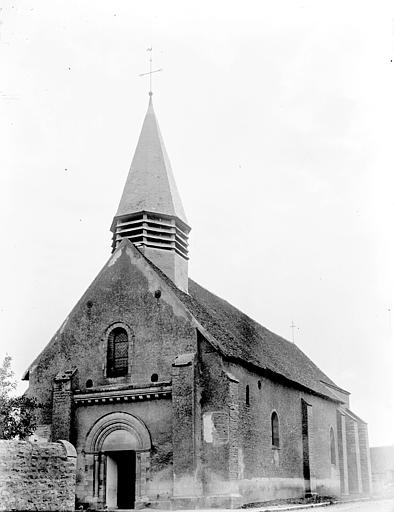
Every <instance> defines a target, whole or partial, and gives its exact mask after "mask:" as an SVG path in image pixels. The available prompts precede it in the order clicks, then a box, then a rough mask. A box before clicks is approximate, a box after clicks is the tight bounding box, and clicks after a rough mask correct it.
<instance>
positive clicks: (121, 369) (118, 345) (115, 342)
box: [107, 327, 129, 377]
mask: <svg viewBox="0 0 394 512" xmlns="http://www.w3.org/2000/svg"><path fill="white" fill-rule="evenodd" d="M128 362H129V339H128V336H127V332H126V330H125V329H123V328H122V327H115V329H112V331H111V332H110V333H109V336H108V348H107V377H121V376H122V375H127V371H128Z"/></svg>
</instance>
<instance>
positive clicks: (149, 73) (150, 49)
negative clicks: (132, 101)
mask: <svg viewBox="0 0 394 512" xmlns="http://www.w3.org/2000/svg"><path fill="white" fill-rule="evenodd" d="M146 51H147V52H149V71H148V72H147V73H141V74H140V75H138V76H147V75H149V96H152V94H153V92H152V75H153V73H158V72H159V71H163V70H162V69H161V68H160V69H154V70H152V47H150V48H147V49H146Z"/></svg>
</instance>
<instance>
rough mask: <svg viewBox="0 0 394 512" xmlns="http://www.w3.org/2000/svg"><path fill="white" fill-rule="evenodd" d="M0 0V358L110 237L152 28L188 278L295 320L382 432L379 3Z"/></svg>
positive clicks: (18, 344)
mask: <svg viewBox="0 0 394 512" xmlns="http://www.w3.org/2000/svg"><path fill="white" fill-rule="evenodd" d="M0 5H1V26H0V67H1V68H0V75H1V77H0V141H1V142H0V148H1V149H0V165H1V173H0V214H1V226H0V230H1V231H0V240H1V255H2V257H1V258H2V260H1V263H2V264H1V268H0V283H1V284H0V340H1V341H0V343H1V346H0V358H2V357H3V356H4V355H5V353H6V352H8V353H9V354H10V355H11V356H12V357H13V364H14V370H15V373H16V375H17V376H18V377H20V376H21V374H22V373H23V371H24V370H25V369H26V368H27V367H28V365H29V363H30V362H31V361H32V360H33V359H34V358H35V357H36V356H37V354H38V353H39V352H40V350H41V349H42V348H43V347H44V346H45V345H46V343H47V342H48V341H49V339H50V338H51V336H52V335H53V334H54V332H55V331H56V329H57V328H58V327H59V325H60V324H61V323H62V322H63V320H64V318H65V317H66V316H67V314H68V313H69V311H70V310H71V308H72V307H73V306H74V304H75V302H76V301H77V300H78V299H79V297H80V296H81V294H82V293H83V292H84V290H85V289H86V288H87V286H88V285H89V284H90V283H91V281H92V280H93V278H94V277H95V276H96V274H97V273H98V272H99V270H100V268H101V267H102V266H103V265H104V263H105V261H106V259H107V258H108V257H109V255H110V232H109V227H110V224H111V220H112V217H113V215H114V214H115V211H116V208H117V205H118V201H119V199H120V195H121V192H122V188H123V185H124V182H125V179H126V175H127V172H128V169H129V166H130V163H131V159H132V155H133V152H134V148H135V145H136V142H137V138H138V135H139V131H140V129H141V125H142V121H143V117H144V115H145V111H146V108H147V103H148V96H147V91H148V84H147V80H146V79H145V78H138V74H139V73H142V72H144V71H146V70H147V53H146V48H148V46H150V45H153V47H154V50H155V53H154V59H155V63H154V65H155V66H157V67H162V68H163V69H164V71H163V72H162V73H159V74H157V75H156V76H155V79H154V105H155V110H156V113H157V116H158V119H159V122H160V125H161V129H162V132H163V136H164V140H165V143H166V146H167V150H168V152H169V155H170V159H171V161H172V167H173V170H174V173H175V177H176V181H177V184H178V188H179V190H180V193H181V196H182V199H183V203H184V206H185V209H186V213H187V215H188V219H189V223H190V224H191V226H192V233H191V259H190V275H191V277H193V278H194V279H195V280H197V281H198V282H199V283H200V284H202V285H203V286H205V287H207V288H208V289H210V290H211V291H213V292H215V293H217V294H218V295H220V296H222V297H223V298H226V299H227V300H229V301H230V302H232V303H233V304H235V305H236V306H238V307H239V308H240V309H242V310H243V311H245V312H246V313H248V314H249V315H250V316H252V317H253V318H255V319H256V320H258V321H259V322H260V323H262V324H263V325H265V326H266V327H268V328H269V329H271V330H273V331H274V332H276V333H278V334H280V335H282V336H284V337H286V338H288V339H291V329H290V324H291V322H292V321H294V322H295V324H296V325H297V327H298V328H297V330H296V332H295V341H296V343H297V345H298V346H299V347H300V348H301V349H302V350H303V351H304V352H305V353H306V354H307V355H308V356H310V357H311V358H312V360H314V361H315V363H317V364H318V365H319V366H320V367H321V368H322V369H323V371H325V372H326V373H327V374H328V375H329V376H330V377H331V378H332V379H333V380H334V381H335V382H336V383H337V384H338V385H339V386H341V387H344V388H345V389H348V390H349V391H351V393H352V395H351V405H352V408H353V410H354V411H355V412H356V414H358V415H360V416H361V417H362V418H363V419H365V420H366V421H367V422H368V423H369V429H370V442H371V445H381V444H392V443H394V434H393V432H394V425H393V423H394V403H393V396H394V393H393V388H394V372H393V359H394V350H393V331H392V328H393V315H392V309H393V307H394V305H393V266H392V261H393V255H394V254H393V252H394V251H393V243H392V239H393V236H392V232H393V228H392V226H393V223H392V221H393V218H392V216H393V208H392V205H393V178H392V175H393V170H394V165H393V160H394V159H393V119H394V100H393V91H394V83H393V82H394V81H393V70H394V63H393V62H391V60H392V59H393V60H394V23H393V19H394V6H393V4H392V2H387V3H386V2H379V1H370V2H362V1H361V2H360V1H358V2H346V1H340V2H335V1H330V2H328V1H324V2H323V1H317V0H314V1H308V0H305V1H299V0H293V1H280V0H279V1H256V2H252V1H245V0H243V1H240V0H239V1H237V2H231V1H216V2H215V1H212V0H210V1H203V0H199V1H184V0H182V1H179V2H175V1H168V0H165V1H163V0H161V1H156V0H151V1H149V2H147V1H139V2H137V1H132V0H125V1H112V0H111V1H110V0H106V1H102V0H90V1H84V0H78V1H76V0H74V1H72V0H68V1H58V0H47V1H44V0H34V1H33V0H14V1H8V0H2V1H1V3H0ZM20 389H21V390H22V389H24V388H23V387H21V388H20Z"/></svg>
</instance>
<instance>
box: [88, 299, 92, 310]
mask: <svg viewBox="0 0 394 512" xmlns="http://www.w3.org/2000/svg"><path fill="white" fill-rule="evenodd" d="M86 307H87V308H88V309H91V308H92V307H93V302H92V301H91V300H88V301H87V303H86Z"/></svg>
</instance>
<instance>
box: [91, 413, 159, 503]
mask: <svg viewBox="0 0 394 512" xmlns="http://www.w3.org/2000/svg"><path fill="white" fill-rule="evenodd" d="M86 448H87V451H90V453H93V454H94V470H93V473H94V474H93V497H94V498H95V499H96V501H97V503H98V504H99V505H102V506H104V507H108V508H111V509H113V508H118V509H132V508H135V502H136V501H143V495H144V491H145V486H146V472H147V469H148V463H149V452H150V449H151V438H150V434H149V431H148V429H147V428H146V426H145V424H144V423H143V422H142V421H141V420H140V419H139V418H136V417H135V416H132V415H131V414H128V413H124V412H115V413H110V414H107V415H106V416H103V417H102V418H100V419H99V420H98V421H97V422H96V423H95V424H94V425H93V427H92V428H91V430H90V432H89V434H88V436H87V439H86Z"/></svg>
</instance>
